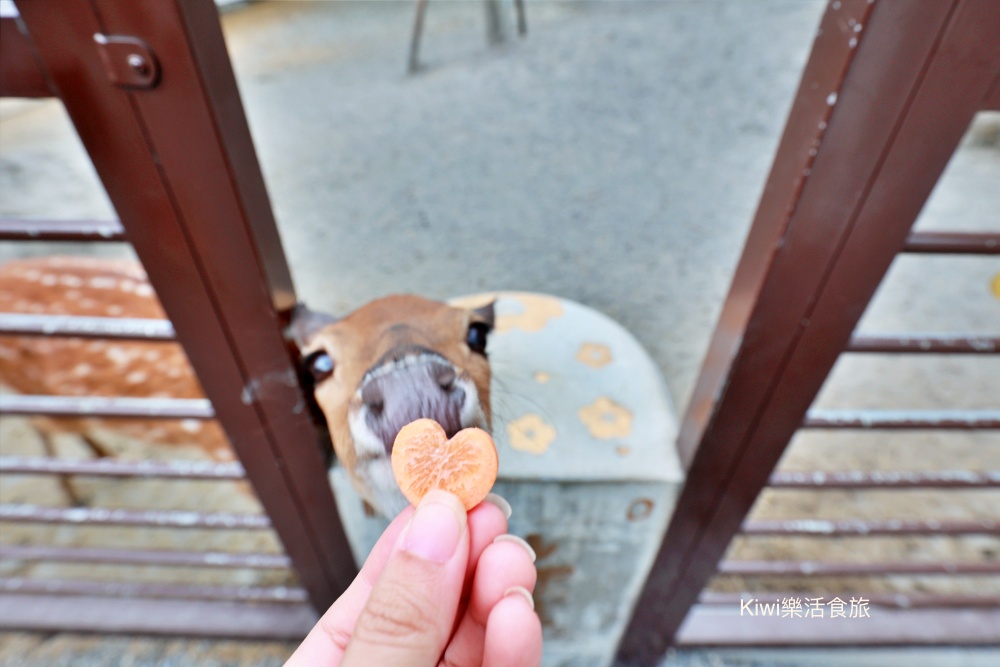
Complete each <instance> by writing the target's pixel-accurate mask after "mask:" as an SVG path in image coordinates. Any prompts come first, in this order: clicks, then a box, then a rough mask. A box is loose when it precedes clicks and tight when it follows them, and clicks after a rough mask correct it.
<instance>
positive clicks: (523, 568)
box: [445, 535, 538, 667]
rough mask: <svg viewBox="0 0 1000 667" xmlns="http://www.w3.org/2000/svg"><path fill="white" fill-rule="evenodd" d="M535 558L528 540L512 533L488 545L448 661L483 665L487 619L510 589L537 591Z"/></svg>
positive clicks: (461, 666) (458, 663) (453, 663)
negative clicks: (535, 589)
mask: <svg viewBox="0 0 1000 667" xmlns="http://www.w3.org/2000/svg"><path fill="white" fill-rule="evenodd" d="M534 560H535V554H534V551H532V549H531V547H530V546H528V544H527V542H525V541H524V540H522V539H520V538H518V537H514V536H513V535H502V536H499V537H498V538H497V539H496V541H495V542H494V543H493V544H491V545H490V546H489V547H487V548H486V550H485V551H484V552H483V555H482V556H481V557H480V558H479V565H478V567H477V568H476V577H475V580H474V581H473V585H472V594H471V598H470V600H469V605H468V609H467V610H466V612H465V613H464V614H463V615H462V618H461V620H460V622H459V626H458V629H457V630H456V631H455V635H454V636H453V637H452V640H451V642H450V643H449V645H448V650H447V652H446V653H445V662H446V663H447V664H449V665H454V666H455V667H465V666H466V665H469V666H471V665H475V666H476V667H478V666H479V665H480V664H482V661H483V650H484V646H485V642H486V624H487V619H488V618H489V616H490V613H491V612H492V610H493V608H494V607H495V606H496V605H497V604H498V603H499V602H500V601H501V600H502V599H503V598H504V596H505V595H507V594H508V592H509V591H510V590H511V589H515V588H519V589H521V590H523V591H525V592H529V591H532V590H534V588H535V582H536V581H537V579H538V574H537V572H536V570H535V565H534ZM528 594H529V595H530V593H528Z"/></svg>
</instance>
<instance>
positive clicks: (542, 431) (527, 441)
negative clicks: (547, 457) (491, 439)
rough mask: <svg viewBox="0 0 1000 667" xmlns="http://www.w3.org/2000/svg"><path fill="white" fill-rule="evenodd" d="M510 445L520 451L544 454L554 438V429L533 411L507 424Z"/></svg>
mask: <svg viewBox="0 0 1000 667" xmlns="http://www.w3.org/2000/svg"><path fill="white" fill-rule="evenodd" d="M507 435H508V436H509V437H510V446H511V447H513V448H514V449H516V450H518V451H520V452H527V453H529V454H544V453H545V451H546V450H548V448H549V445H551V444H552V443H553V441H555V439H556V430H555V429H554V428H553V427H552V426H550V425H549V424H547V423H545V420H543V419H542V418H541V417H539V416H538V415H536V414H535V413H533V412H529V413H527V414H524V415H522V416H521V417H519V418H517V419H515V420H514V421H512V422H510V423H509V424H507Z"/></svg>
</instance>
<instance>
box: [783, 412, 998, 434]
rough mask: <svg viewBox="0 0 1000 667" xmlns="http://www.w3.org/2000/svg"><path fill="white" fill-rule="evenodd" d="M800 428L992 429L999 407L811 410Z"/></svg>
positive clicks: (996, 422)
mask: <svg viewBox="0 0 1000 667" xmlns="http://www.w3.org/2000/svg"><path fill="white" fill-rule="evenodd" d="M802 428H811V429H863V430H935V431H937V430H945V431H977V430H996V429H1000V410H933V411H931V410H812V411H810V412H809V414H808V415H806V419H805V421H803V422H802Z"/></svg>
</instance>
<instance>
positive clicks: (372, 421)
mask: <svg viewBox="0 0 1000 667" xmlns="http://www.w3.org/2000/svg"><path fill="white" fill-rule="evenodd" d="M457 380H458V373H457V371H456V369H455V367H454V366H452V365H451V364H450V363H448V362H447V361H444V360H443V359H442V360H438V359H433V358H426V357H424V358H419V359H407V360H404V361H403V362H402V363H400V362H395V363H394V364H393V366H392V367H391V368H390V369H388V370H386V371H383V372H378V371H376V372H374V373H373V374H372V375H371V376H369V378H368V379H367V380H366V381H365V383H364V384H363V385H362V387H361V402H362V403H363V404H364V406H365V407H366V408H367V411H366V412H367V414H366V415H365V422H366V424H367V426H368V428H369V429H371V431H372V432H373V433H374V434H375V435H376V436H377V437H378V438H379V439H380V440H381V441H382V443H383V445H384V446H385V451H386V453H391V452H392V444H393V442H394V441H395V439H396V434H398V433H399V431H400V429H402V428H403V427H404V426H406V425H407V424H409V423H410V422H412V421H415V420H417V419H421V418H427V419H433V420H434V421H436V422H438V423H439V424H441V426H442V427H443V428H444V430H445V432H446V433H447V434H448V437H451V436H452V435H454V434H455V433H457V432H458V431H460V430H461V429H462V406H463V404H464V403H465V391H464V390H463V389H462V388H461V387H460V386H459V385H458V383H457Z"/></svg>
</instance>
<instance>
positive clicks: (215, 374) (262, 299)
mask: <svg viewBox="0 0 1000 667" xmlns="http://www.w3.org/2000/svg"><path fill="white" fill-rule="evenodd" d="M42 4H43V3H35V2H30V1H23V0H17V6H18V9H19V11H20V13H21V15H22V18H23V20H24V22H25V24H26V25H27V26H28V29H29V31H30V33H31V36H32V39H33V40H34V42H35V44H36V46H37V48H38V51H39V54H40V56H41V59H42V61H43V63H44V64H45V67H46V69H47V70H48V71H49V72H50V73H51V76H52V79H53V81H54V83H55V86H56V88H57V90H58V92H59V94H60V97H61V98H62V100H63V103H64V104H65V106H66V109H67V112H68V114H69V116H70V118H71V120H72V121H73V123H74V125H75V127H76V129H77V132H78V133H79V135H80V138H81V140H82V142H83V144H84V146H85V147H86V149H87V151H88V153H89V154H90V157H91V160H92V161H93V163H94V166H95V169H96V170H97V173H98V175H99V177H100V178H101V181H102V182H103V184H104V187H105V189H106V190H107V192H108V196H109V197H110V199H111V202H112V203H113V205H114V207H115V210H116V211H117V213H118V215H119V216H120V219H121V221H122V224H123V226H124V227H125V229H126V231H127V235H128V238H129V241H130V242H131V243H132V245H133V247H134V248H135V250H136V252H137V254H138V255H139V258H140V260H141V261H142V263H143V266H144V268H145V269H146V272H147V273H148V275H149V279H150V284H151V285H152V286H153V288H154V290H155V291H156V294H157V296H158V297H159V299H160V301H161V303H162V304H163V307H164V310H165V311H166V313H167V315H168V318H169V319H170V321H171V322H172V323H173V325H174V328H175V329H176V331H177V338H178V340H179V341H180V342H181V344H182V345H183V346H184V349H185V352H186V354H187V356H188V358H189V360H190V361H191V365H192V367H193V368H194V369H195V372H196V373H197V375H198V378H199V380H200V382H201V384H202V387H203V388H204V390H205V394H206V396H207V397H208V398H209V399H210V400H211V402H212V405H213V406H214V409H215V411H216V413H217V417H218V419H219V421H220V423H221V425H222V426H223V428H224V429H225V430H226V433H227V435H228V436H229V440H230V441H231V442H232V443H233V447H234V449H235V451H236V453H237V455H238V456H239V459H240V461H241V462H242V463H243V466H244V468H245V469H246V471H247V477H248V478H249V480H250V481H251V482H252V483H253V485H254V488H255V490H256V492H257V495H258V497H259V498H260V500H261V503H262V504H263V506H264V507H265V509H266V511H267V513H268V514H269V515H270V516H271V517H272V519H273V522H274V526H275V530H276V531H277V532H278V534H279V536H280V538H281V540H282V543H283V544H284V546H285V548H286V550H287V551H288V554H289V556H290V557H291V558H292V560H293V562H294V563H295V568H296V571H297V572H298V573H299V576H300V578H301V580H302V582H303V585H304V586H305V588H306V589H307V590H308V591H309V593H310V599H311V600H312V602H313V604H314V605H315V607H316V609H317V610H319V609H324V610H325V609H326V608H328V607H329V606H330V604H331V603H332V602H333V601H334V600H335V599H336V597H337V596H338V595H339V594H340V593H341V592H342V591H343V590H344V589H345V588H346V587H347V586H348V585H349V583H350V581H351V580H352V579H353V577H354V575H355V574H356V572H357V568H356V566H355V564H354V561H353V557H352V555H351V550H350V545H349V543H348V541H347V537H346V535H345V533H344V530H343V525H342V523H341V520H340V516H339V513H338V512H337V507H336V501H335V500H334V497H333V492H332V491H331V489H330V485H329V482H328V481H327V479H326V465H325V461H324V455H323V452H322V450H321V448H322V446H323V440H322V436H321V434H320V432H319V430H318V429H317V427H316V425H315V424H314V423H313V421H312V418H311V415H310V413H309V411H308V410H307V409H305V407H304V406H306V405H307V402H306V398H305V395H304V391H303V389H302V387H301V386H300V384H299V382H298V371H297V367H296V355H297V351H295V350H293V349H291V347H290V345H289V343H288V342H287V341H286V339H285V337H284V326H285V324H286V323H287V319H288V317H289V313H290V311H291V309H292V308H293V306H294V304H295V295H294V291H293V289H292V282H291V277H290V272H289V270H288V267H287V265H286V263H285V261H284V256H283V252H282V248H281V242H280V238H279V236H278V231H277V227H276V225H275V224H274V219H273V214H272V211H271V207H270V203H269V201H268V197H267V192H266V189H265V187H264V182H263V177H262V175H261V173H260V167H259V164H258V162H257V157H256V154H255V151H254V147H253V143H252V140H251V137H250V132H249V128H248V126H247V122H246V118H245V116H244V113H243V107H242V103H241V101H240V97H239V92H238V89H237V86H236V79H235V76H234V74H233V71H232V66H231V63H230V61H229V57H228V54H227V52H226V47H225V42H224V40H223V35H222V30H221V26H220V25H219V18H218V13H217V11H216V9H215V6H214V4H213V3H210V2H202V1H197V0H173V1H172V2H156V3H135V2H131V1H130V0H93V1H92V2H89V3H64V4H60V7H59V10H60V11H58V12H53V11H51V8H49V7H47V6H45V7H43V6H41V5H42ZM95 34H103V35H130V36H134V37H136V38H137V39H140V40H142V43H143V44H144V45H145V46H146V47H147V50H148V51H149V52H150V53H152V54H155V57H156V58H157V60H158V61H159V63H160V64H161V66H162V67H163V76H162V78H161V80H160V81H159V84H158V85H156V86H155V87H153V88H147V89H134V88H125V87H120V86H118V85H117V84H116V83H114V82H112V81H111V80H110V79H109V77H108V73H107V71H106V69H105V66H104V63H103V62H102V61H101V58H100V55H99V53H98V51H97V49H96V48H95V47H94V42H93V40H94V35H95ZM123 55H124V54H123Z"/></svg>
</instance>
